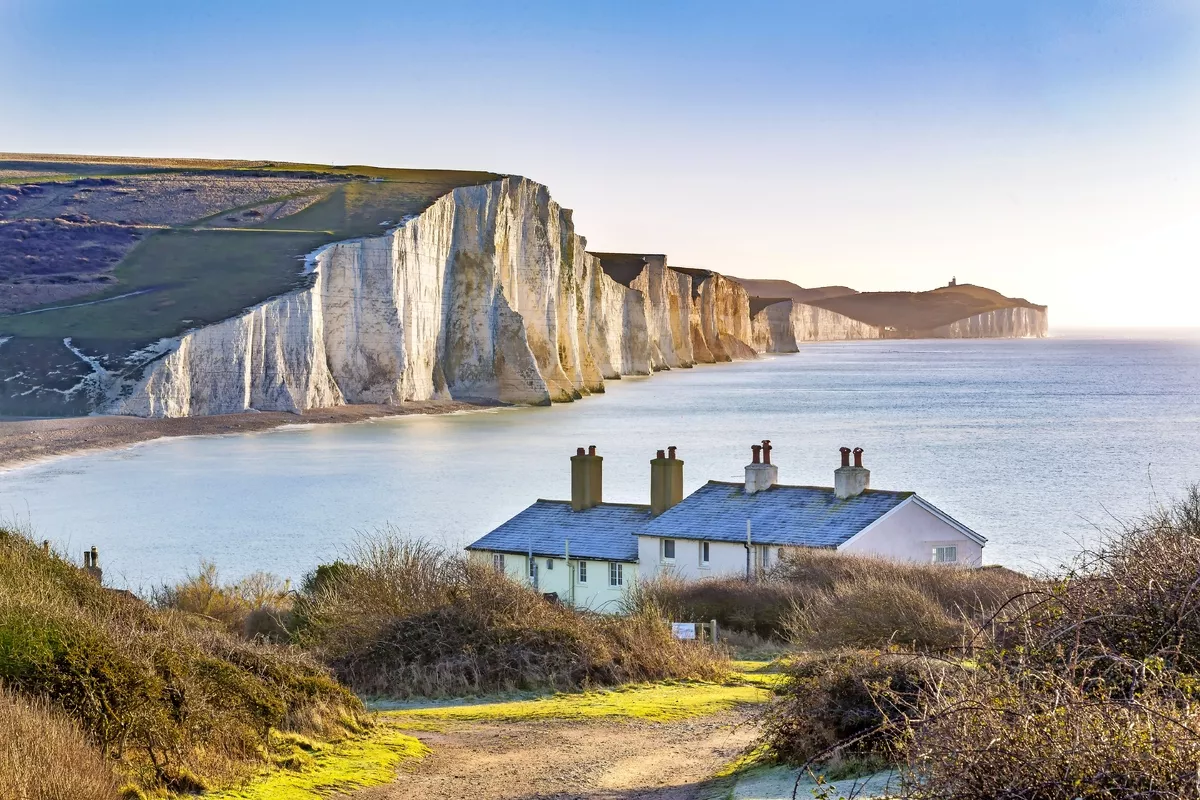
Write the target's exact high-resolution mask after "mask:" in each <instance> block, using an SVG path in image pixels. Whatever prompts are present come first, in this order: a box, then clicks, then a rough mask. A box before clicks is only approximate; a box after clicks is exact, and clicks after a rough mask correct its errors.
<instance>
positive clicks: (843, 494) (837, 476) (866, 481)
mask: <svg viewBox="0 0 1200 800" xmlns="http://www.w3.org/2000/svg"><path fill="white" fill-rule="evenodd" d="M841 452H842V466H840V467H838V468H837V469H835V470H834V471H833V493H834V494H835V495H837V497H838V499H839V500H849V499H850V498H851V497H858V496H859V495H860V494H862V493H863V492H865V491H866V490H867V489H870V488H871V470H869V469H867V468H866V467H864V466H863V464H862V457H863V449H862V448H861V447H856V448H854V451H853V452H854V466H850V452H851V451H850V448H849V447H843V448H842V450H841Z"/></svg>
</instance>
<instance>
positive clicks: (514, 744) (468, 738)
mask: <svg viewBox="0 0 1200 800" xmlns="http://www.w3.org/2000/svg"><path fill="white" fill-rule="evenodd" d="M748 719H749V714H748V713H747V712H739V711H727V712H723V713H720V714H715V715H712V716H706V717H696V718H692V719H687V720H683V721H680V722H657V723H656V722H645V721H641V720H628V721H608V720H604V721H600V720H594V721H586V722H576V721H570V722H569V721H539V722H488V723H473V722H472V723H447V724H446V726H445V727H444V729H443V730H441V731H439V732H437V733H427V732H417V733H414V735H415V736H417V737H418V738H420V739H421V740H422V741H423V742H425V743H426V744H427V745H429V747H430V748H431V749H432V751H433V752H432V753H431V754H430V755H429V756H427V757H425V758H424V759H422V760H420V761H419V762H414V763H413V764H412V765H411V766H410V767H408V768H406V769H405V770H404V771H403V772H402V774H401V775H400V777H399V778H397V779H396V782H395V783H393V784H390V785H388V786H380V787H376V788H373V789H367V790H364V791H361V792H358V793H356V794H354V795H353V800H454V798H468V800H499V798H505V800H508V798H516V799H518V800H633V799H634V798H647V799H648V800H709V798H711V797H712V793H713V789H712V787H709V786H706V785H705V782H706V780H707V779H708V778H710V777H711V776H712V775H713V773H715V772H716V771H717V770H718V769H720V768H721V767H722V766H724V765H725V764H727V763H728V762H729V761H731V760H733V759H734V758H736V757H737V756H738V755H739V754H740V753H741V752H742V751H743V750H744V749H745V748H746V747H747V746H748V745H750V744H751V743H752V742H753V740H754V737H755V730H754V728H753V726H752V725H751V724H750V723H749V722H748Z"/></svg>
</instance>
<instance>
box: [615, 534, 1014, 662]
mask: <svg viewBox="0 0 1200 800" xmlns="http://www.w3.org/2000/svg"><path fill="white" fill-rule="evenodd" d="M1030 585H1031V581H1030V579H1029V578H1028V577H1026V576H1024V575H1021V574H1019V573H1016V572H1013V571H1012V570H1008V569H1004V568H1002V567H985V568H982V569H962V568H955V567H947V566H941V565H933V564H914V563H910V562H901V561H893V560H890V559H884V558H877V557H873V556H864V555H848V554H845V553H838V552H836V551H832V550H820V549H815V548H795V549H790V550H785V551H784V555H783V558H782V559H781V560H780V563H779V564H778V565H777V566H776V567H775V568H774V569H772V570H771V571H770V572H769V573H768V574H767V575H766V576H764V577H762V578H761V579H759V580H756V581H747V580H744V579H742V578H707V579H703V580H698V581H686V580H682V579H680V578H677V577H675V576H672V575H670V574H667V575H663V576H656V577H654V578H652V579H650V580H643V581H639V583H638V584H637V586H636V588H635V589H634V590H633V591H632V592H631V593H630V596H629V604H630V606H631V607H632V608H640V607H642V606H653V607H656V608H661V609H663V610H664V612H665V613H667V614H669V615H670V616H672V617H674V618H677V619H699V620H709V619H715V620H717V622H718V624H719V625H720V626H721V627H723V628H724V629H725V630H727V631H736V632H740V633H750V634H754V635H756V636H759V637H762V638H775V639H780V640H791V641H794V642H796V643H798V644H800V645H802V646H805V647H812V648H818V649H827V648H832V647H872V646H883V645H885V644H887V643H888V642H890V641H898V642H903V643H905V644H912V643H914V642H916V643H917V644H918V645H919V646H921V647H928V648H940V647H951V646H954V645H958V644H960V643H961V642H962V638H963V635H964V633H966V632H967V631H968V630H969V628H970V626H969V624H968V623H969V622H976V623H977V622H980V621H982V620H984V619H986V618H987V617H988V616H990V615H991V614H992V613H993V612H994V611H995V610H996V609H997V608H998V607H999V606H1000V605H1001V604H1002V603H1004V602H1005V601H1006V600H1007V599H1008V598H1010V597H1012V596H1013V595H1015V594H1018V593H1020V592H1022V591H1024V590H1026V589H1027V588H1029V587H1030Z"/></svg>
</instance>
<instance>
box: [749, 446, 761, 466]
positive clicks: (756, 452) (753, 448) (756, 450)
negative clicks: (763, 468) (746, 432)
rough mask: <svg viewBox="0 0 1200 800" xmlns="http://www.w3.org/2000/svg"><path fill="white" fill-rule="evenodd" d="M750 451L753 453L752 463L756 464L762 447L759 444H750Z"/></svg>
mask: <svg viewBox="0 0 1200 800" xmlns="http://www.w3.org/2000/svg"><path fill="white" fill-rule="evenodd" d="M750 450H751V452H753V453H754V463H755V464H757V463H758V457H759V454H760V453H762V445H761V444H752V445H750Z"/></svg>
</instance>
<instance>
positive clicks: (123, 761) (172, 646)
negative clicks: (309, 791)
mask: <svg viewBox="0 0 1200 800" xmlns="http://www.w3.org/2000/svg"><path fill="white" fill-rule="evenodd" d="M0 575H3V576H4V579H3V580H0V680H2V681H3V682H4V683H5V684H6V685H7V686H8V687H9V688H10V690H12V691H15V692H17V693H19V694H21V695H23V696H30V697H46V698H47V699H48V700H49V701H51V702H53V703H54V705H55V706H57V707H58V708H60V709H62V710H63V711H64V712H65V713H66V714H67V715H68V716H69V717H70V718H71V719H73V720H74V721H75V722H76V723H77V724H78V725H79V726H80V727H81V728H82V729H83V730H84V731H85V732H86V733H87V735H88V736H89V738H90V739H91V740H92V741H93V742H94V743H95V744H96V746H97V747H98V748H99V749H100V750H101V751H102V752H103V753H105V754H106V755H108V756H109V757H111V758H113V759H114V760H115V761H116V762H118V764H119V765H120V767H121V768H122V769H123V770H124V771H125V772H126V773H127V774H128V775H129V776H130V778H131V780H133V781H134V782H135V783H137V784H139V785H142V786H145V787H167V788H170V789H173V790H176V791H190V790H194V789H197V788H199V787H202V786H204V785H206V784H210V783H212V782H214V781H216V782H222V781H225V780H228V779H233V778H236V777H239V776H241V775H244V774H246V773H247V772H249V771H250V770H252V769H254V768H256V767H257V766H259V765H261V763H262V761H263V759H264V757H265V756H266V753H265V751H266V748H267V747H268V745H269V741H270V740H269V735H270V732H271V730H272V729H281V730H293V729H294V730H298V731H299V732H302V733H309V734H312V735H317V736H323V735H336V734H338V733H341V732H344V730H345V729H346V728H347V727H355V726H357V724H358V715H359V714H360V713H361V704H360V703H359V702H358V701H357V700H356V699H355V698H354V697H353V696H352V695H351V694H350V693H349V692H348V691H347V690H346V689H344V688H343V687H341V686H339V685H338V684H337V683H336V682H335V681H334V680H333V679H332V678H331V677H330V676H329V675H328V674H327V673H326V672H325V671H324V670H323V669H322V668H321V667H320V666H318V665H317V664H316V663H315V662H313V661H312V660H310V659H309V658H307V657H305V656H303V655H302V654H300V653H298V652H295V651H292V650H290V649H286V648H281V647H276V646H268V645H264V644H258V643H253V642H246V641H242V640H241V639H239V638H238V637H235V636H232V635H230V634H229V633H228V632H226V631H225V630H223V629H222V628H221V627H220V626H219V625H216V624H214V623H213V622H211V621H209V620H206V619H203V618H200V617H197V616H194V615H190V614H184V613H181V612H177V611H162V610H156V609H154V608H152V607H150V606H148V605H146V604H145V603H143V602H142V601H140V600H138V599H137V598H136V597H134V596H132V595H130V594H128V593H126V592H116V591H112V590H109V589H105V588H103V587H102V586H100V585H99V584H98V583H97V582H96V581H95V580H93V579H92V578H91V577H90V576H88V575H86V574H85V573H84V572H83V571H82V570H80V569H78V568H76V567H75V566H73V565H72V564H70V563H68V562H66V561H65V560H63V559H61V558H59V557H58V556H56V555H54V554H53V553H49V552H46V551H44V550H43V549H42V548H41V547H39V546H37V545H34V544H33V543H32V542H30V541H29V540H28V539H26V538H25V537H23V536H21V535H18V534H15V533H11V532H6V531H0Z"/></svg>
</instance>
